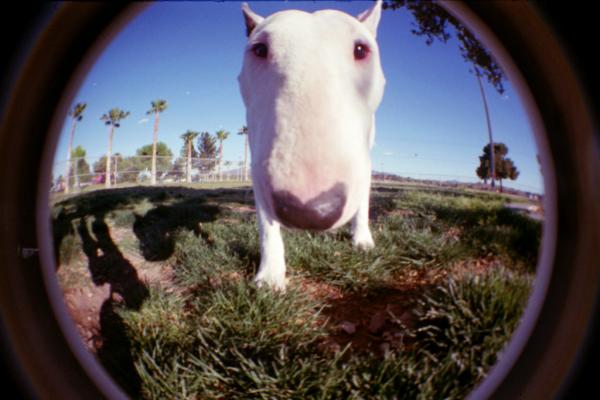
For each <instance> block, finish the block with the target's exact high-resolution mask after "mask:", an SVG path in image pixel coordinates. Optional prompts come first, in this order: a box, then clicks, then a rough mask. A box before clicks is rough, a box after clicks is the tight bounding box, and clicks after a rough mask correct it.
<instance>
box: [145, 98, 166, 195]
mask: <svg viewBox="0 0 600 400" xmlns="http://www.w3.org/2000/svg"><path fill="white" fill-rule="evenodd" d="M150 104H151V105H152V108H150V109H149V110H148V111H146V115H151V114H154V139H153V141H152V176H151V183H152V185H156V143H157V142H158V120H159V116H160V113H161V112H163V111H165V110H166V109H167V101H166V100H156V101H152V102H150Z"/></svg>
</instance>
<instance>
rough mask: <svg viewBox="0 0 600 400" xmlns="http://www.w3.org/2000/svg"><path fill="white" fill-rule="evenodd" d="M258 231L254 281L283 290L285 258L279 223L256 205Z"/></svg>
mask: <svg viewBox="0 0 600 400" xmlns="http://www.w3.org/2000/svg"><path fill="white" fill-rule="evenodd" d="M256 213H257V219H258V229H259V233H260V266H259V268H258V273H257V274H256V278H255V279H254V281H255V282H256V284H257V286H259V287H260V286H262V285H264V284H266V285H268V286H269V287H271V288H273V289H276V290H285V256H284V248H283V239H282V237H281V228H280V224H279V222H277V221H275V220H274V219H273V218H271V217H269V216H268V215H267V213H266V212H265V210H264V209H263V208H262V207H261V206H260V205H258V204H257V207H256Z"/></svg>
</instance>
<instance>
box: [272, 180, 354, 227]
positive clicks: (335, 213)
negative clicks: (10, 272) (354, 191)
mask: <svg viewBox="0 0 600 400" xmlns="http://www.w3.org/2000/svg"><path fill="white" fill-rule="evenodd" d="M346 198H347V190H346V185H344V184H343V183H337V184H335V185H334V186H333V187H332V188H331V189H329V190H327V191H325V192H322V193H321V194H319V195H318V196H316V197H315V198H313V199H311V200H309V201H307V202H302V201H300V200H299V199H298V197H296V196H294V195H293V194H292V193H290V192H288V191H286V190H283V191H276V192H273V206H274V209H275V215H276V216H277V218H278V219H279V221H280V222H281V223H282V224H284V225H285V226H287V227H290V228H298V229H308V230H326V229H329V228H331V227H332V226H333V224H335V223H336V222H337V221H338V220H339V219H340V217H341V216H342V213H343V211H344V206H345V205H346Z"/></svg>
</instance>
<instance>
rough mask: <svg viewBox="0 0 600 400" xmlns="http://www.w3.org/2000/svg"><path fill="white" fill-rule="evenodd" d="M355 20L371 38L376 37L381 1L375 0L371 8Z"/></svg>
mask: <svg viewBox="0 0 600 400" xmlns="http://www.w3.org/2000/svg"><path fill="white" fill-rule="evenodd" d="M356 18H357V19H358V20H359V21H360V22H362V23H363V25H364V26H365V27H366V28H367V29H368V30H369V31H371V33H372V34H373V36H377V25H379V19H380V18H381V0H376V1H375V5H374V6H373V7H371V8H369V9H368V10H365V11H363V12H362V13H360V15H359V16H358V17H356Z"/></svg>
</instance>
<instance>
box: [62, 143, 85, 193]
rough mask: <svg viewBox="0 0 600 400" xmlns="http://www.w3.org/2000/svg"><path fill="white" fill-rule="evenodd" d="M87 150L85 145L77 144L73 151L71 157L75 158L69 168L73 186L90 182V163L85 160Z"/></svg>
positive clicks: (70, 183)
mask: <svg viewBox="0 0 600 400" xmlns="http://www.w3.org/2000/svg"><path fill="white" fill-rule="evenodd" d="M85 156H86V151H85V149H84V148H83V147H81V146H77V147H76V148H75V149H73V150H72V152H71V159H72V160H74V163H73V165H72V166H71V169H70V170H69V174H68V175H67V176H68V177H69V180H70V181H71V182H69V185H70V186H72V187H75V186H76V187H78V188H79V187H81V183H82V182H84V183H85V182H89V181H90V179H91V177H90V165H89V164H88V163H87V161H86V160H85Z"/></svg>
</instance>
